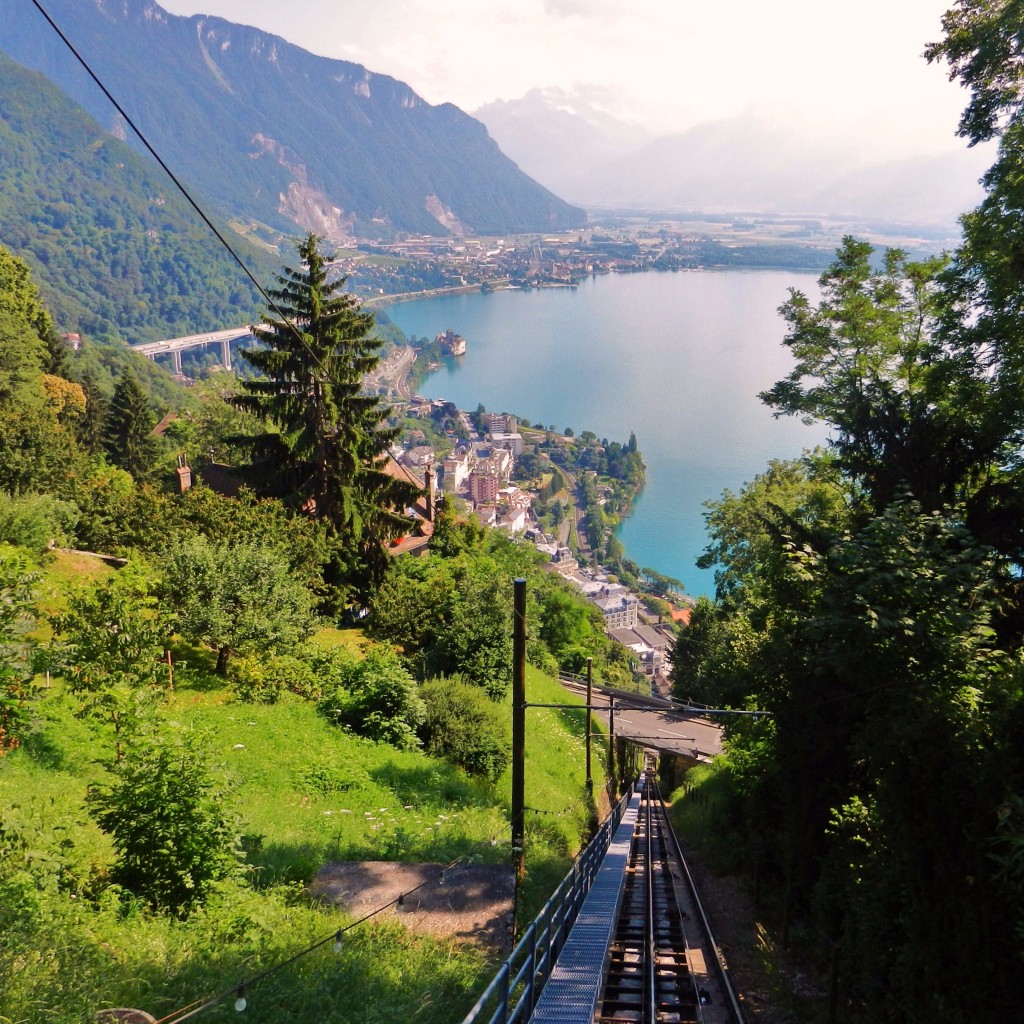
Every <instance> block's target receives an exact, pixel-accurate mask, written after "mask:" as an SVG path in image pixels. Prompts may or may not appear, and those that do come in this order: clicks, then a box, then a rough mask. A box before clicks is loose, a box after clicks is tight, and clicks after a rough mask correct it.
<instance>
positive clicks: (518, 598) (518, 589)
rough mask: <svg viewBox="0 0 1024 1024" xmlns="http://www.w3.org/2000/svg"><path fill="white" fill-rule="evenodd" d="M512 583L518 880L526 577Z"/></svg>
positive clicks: (519, 875)
mask: <svg viewBox="0 0 1024 1024" xmlns="http://www.w3.org/2000/svg"><path fill="white" fill-rule="evenodd" d="M512 586H513V591H514V601H513V620H514V621H513V629H512V858H513V864H514V865H515V870H516V880H517V882H518V881H522V879H523V876H524V874H525V868H526V861H525V857H524V853H523V850H524V840H525V818H526V813H525V812H526V580H525V579H523V578H522V577H521V576H519V577H516V579H514V580H513V581H512Z"/></svg>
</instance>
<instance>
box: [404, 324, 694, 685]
mask: <svg viewBox="0 0 1024 1024" xmlns="http://www.w3.org/2000/svg"><path fill="white" fill-rule="evenodd" d="M436 341H437V343H438V344H441V345H443V346H445V348H446V350H447V351H450V352H458V353H459V354H462V353H464V352H465V347H466V346H465V340H464V339H462V338H461V337H460V336H458V335H454V334H453V332H451V331H447V332H442V333H441V334H439V335H438V338H437V339H436ZM392 365H393V366H394V368H395V376H394V377H392V378H391V379H390V380H389V381H388V384H389V385H390V387H391V388H392V389H393V391H394V392H395V393H396V394H399V396H400V395H401V390H402V389H401V387H400V383H401V381H402V380H404V379H406V377H407V375H408V373H409V371H410V368H411V365H412V361H408V360H404V359H399V360H396V361H395V362H394V363H393V364H392ZM394 414H395V416H396V417H397V418H398V420H399V421H400V422H401V423H402V424H403V425H404V427H405V429H404V430H403V437H402V441H403V443H402V444H401V445H396V447H395V448H393V449H392V451H391V456H392V460H393V461H392V463H391V465H392V472H394V473H396V474H401V475H403V476H405V478H406V479H408V480H409V481H410V482H411V483H413V484H415V485H416V486H419V487H421V488H424V490H425V496H424V499H423V500H422V501H421V502H420V503H419V504H418V506H417V508H415V509H414V510H413V512H414V515H415V516H416V520H417V522H416V525H415V527H414V529H413V530H412V531H410V533H409V534H408V535H407V536H406V537H404V538H402V539H401V540H400V541H397V542H396V543H395V544H393V546H392V553H393V554H396V555H397V554H404V553H408V554H412V555H416V554H422V553H424V552H426V550H427V549H428V546H429V544H430V540H431V537H432V534H433V525H434V516H435V511H436V509H437V508H438V507H439V506H440V505H441V503H442V502H446V503H447V504H449V507H453V508H455V509H456V510H458V511H460V512H461V513H462V514H464V515H466V516H472V517H473V518H474V519H475V521H476V522H477V523H479V524H480V526H482V527H485V528H490V529H499V530H504V531H506V532H508V533H509V534H511V535H512V536H514V537H517V538H521V539H522V540H523V542H526V543H531V544H533V545H534V546H535V547H536V548H537V550H538V551H540V552H541V553H542V554H544V555H545V556H546V557H547V559H548V561H547V562H546V563H545V564H546V567H547V568H548V569H549V571H551V572H555V573H558V574H559V575H560V576H561V577H562V578H563V579H564V580H566V582H568V583H570V584H571V585H572V586H574V587H576V589H578V590H579V591H580V593H582V594H583V595H584V596H585V597H586V598H587V599H588V600H589V601H590V603H591V604H592V605H593V606H594V607H595V608H597V609H598V611H599V612H600V613H601V617H602V620H603V623H604V629H605V632H606V633H607V634H608V636H610V637H611V638H612V639H614V640H615V641H617V642H618V643H620V644H621V645H623V646H624V647H625V648H627V649H628V650H629V651H630V652H631V657H630V661H631V663H632V665H633V668H634V670H635V672H636V673H637V674H638V675H639V676H642V677H643V678H644V679H645V680H646V682H647V683H649V685H650V687H651V691H652V692H653V693H660V694H664V695H667V694H668V692H669V689H670V684H669V679H668V674H669V669H670V667H671V666H670V661H669V659H670V656H671V651H672V647H673V645H674V643H675V638H676V630H677V628H678V627H679V626H680V625H685V624H686V623H687V622H688V620H689V615H690V610H691V607H692V599H691V598H688V597H686V596H685V595H683V594H682V593H681V587H679V589H678V590H671V588H672V584H675V583H677V581H672V580H669V579H668V578H666V577H661V578H660V579H657V580H651V584H652V585H651V586H649V587H647V588H641V587H639V586H631V585H630V582H631V581H633V580H635V581H636V582H637V583H639V582H640V581H639V579H638V578H637V577H638V576H639V570H638V567H635V566H632V565H631V563H629V562H628V560H627V559H625V557H624V552H623V551H622V546H621V543H620V542H619V541H618V539H617V538H615V536H614V527H615V525H616V524H617V523H618V521H619V519H620V517H621V516H622V515H624V514H625V513H627V512H628V509H629V505H630V502H631V501H632V500H633V498H635V496H636V495H637V494H638V493H639V491H640V490H641V489H642V487H643V472H642V467H643V463H642V460H641V457H640V453H639V452H638V451H637V450H636V442H635V438H631V439H630V441H629V442H627V443H626V444H625V445H622V444H620V443H618V442H608V441H607V439H598V438H597V437H596V436H595V435H593V434H592V433H590V432H587V431H584V432H583V433H581V435H580V436H579V437H578V438H577V437H576V436H575V434H573V433H572V432H569V433H559V432H557V431H553V430H545V429H543V428H539V427H534V426H532V425H530V424H529V423H528V422H525V421H521V420H519V419H518V418H517V417H516V416H514V415H511V414H509V413H504V412H503V413H493V412H487V411H485V410H483V408H482V407H480V408H479V409H478V410H476V411H475V412H468V411H466V410H460V409H458V408H456V407H455V405H454V404H453V403H451V402H447V401H444V400H441V399H427V398H423V397H422V396H419V395H415V396H412V397H410V398H407V399H406V398H402V397H399V398H398V400H397V402H396V404H395V406H394ZM609 456H610V458H609ZM624 466H625V468H624ZM637 467H639V472H638V471H637ZM602 556H604V557H603V558H602ZM626 567H629V568H631V569H632V570H633V572H630V571H629V568H626ZM643 572H645V573H651V571H650V570H643ZM652 575H654V576H657V574H652ZM659 584H660V586H659ZM659 590H660V591H661V592H660V593H658V592H657V591H659ZM666 590H670V592H669V593H666V592H665V591H666Z"/></svg>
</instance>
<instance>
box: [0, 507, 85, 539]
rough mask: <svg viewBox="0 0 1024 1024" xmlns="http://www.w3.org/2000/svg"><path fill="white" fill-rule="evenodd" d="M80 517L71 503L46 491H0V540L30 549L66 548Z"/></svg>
mask: <svg viewBox="0 0 1024 1024" xmlns="http://www.w3.org/2000/svg"><path fill="white" fill-rule="evenodd" d="M80 516H81V513H80V512H79V510H78V506H77V505H76V504H75V503H74V502H72V501H62V500H61V499H60V498H55V497H53V495H50V494H22V495H18V496H17V497H12V496H11V495H9V494H0V541H6V542H7V543H8V544H13V545H15V546H17V547H22V548H27V549H28V550H29V551H34V552H40V551H45V550H46V549H47V548H50V547H67V546H68V544H70V543H71V538H72V537H74V535H75V527H76V526H77V525H78V520H79V518H80Z"/></svg>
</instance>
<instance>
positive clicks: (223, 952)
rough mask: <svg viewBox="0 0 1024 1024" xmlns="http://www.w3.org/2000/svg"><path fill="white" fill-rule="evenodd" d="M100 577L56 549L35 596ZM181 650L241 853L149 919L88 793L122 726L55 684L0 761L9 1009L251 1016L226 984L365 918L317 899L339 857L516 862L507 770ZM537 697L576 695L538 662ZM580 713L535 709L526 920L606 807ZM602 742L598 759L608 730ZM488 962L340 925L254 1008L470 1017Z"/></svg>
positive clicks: (182, 674)
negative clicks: (484, 773)
mask: <svg viewBox="0 0 1024 1024" xmlns="http://www.w3.org/2000/svg"><path fill="white" fill-rule="evenodd" d="M104 571H107V570H105V569H104V568H102V563H97V562H96V561H95V560H83V561H82V563H81V564H77V563H76V564H71V561H70V560H69V559H68V558H65V557H63V556H61V557H60V558H58V560H57V561H56V562H54V563H51V564H50V565H49V566H47V567H46V568H45V570H44V578H43V579H42V580H41V581H40V593H41V595H42V596H43V600H44V601H45V602H46V603H47V604H48V605H49V606H50V607H51V609H52V608H56V607H59V605H60V603H61V594H62V593H63V592H64V590H65V589H66V587H67V585H68V584H69V581H70V580H72V579H74V577H75V576H76V575H78V574H80V573H84V574H87V575H94V574H96V573H102V572H104ZM44 632H45V631H44ZM318 642H321V643H323V644H326V645H337V644H345V645H348V646H354V647H355V648H356V649H358V647H359V646H360V645H361V642H362V640H361V635H360V633H359V632H358V631H357V630H340V631H339V630H330V631H325V632H324V633H323V634H322V636H321V637H319V638H318ZM175 653H176V657H177V658H178V665H177V668H176V671H175V674H174V686H173V690H172V689H171V688H170V687H168V690H167V692H166V693H165V694H164V695H163V700H162V705H161V716H162V718H163V719H164V721H165V723H166V724H167V725H168V726H169V727H170V728H171V729H172V730H174V731H178V732H188V733H191V734H193V735H194V736H195V737H197V738H198V740H199V742H200V745H201V749H202V750H203V751H204V752H205V756H206V758H207V760H208V762H209V764H210V765H211V767H212V770H213V773H214V776H215V778H216V781H217V783H218V785H219V786H221V787H223V789H224V790H225V791H226V792H227V793H228V794H229V803H230V806H231V808H232V810H233V813H234V814H235V815H236V816H237V823H238V824H237V829H238V834H239V836H240V848H241V851H242V857H243V869H242V870H241V871H240V872H239V874H238V875H237V876H236V877H232V878H230V879H228V880H226V881H222V882H220V883H218V886H217V889H216V891H215V893H214V896H213V897H212V898H211V899H209V900H207V902H206V903H205V905H204V906H202V907H201V908H200V909H199V910H197V911H195V912H194V913H192V914H191V915H190V916H188V917H187V918H185V919H176V918H173V917H169V916H166V915H162V914H158V913H155V912H153V911H152V910H150V909H149V908H148V907H146V906H144V905H142V904H141V903H140V902H139V901H138V900H136V899H135V898H134V897H132V896H131V895H130V894H129V893H127V892H126V891H124V890H121V889H120V888H119V887H118V886H116V885H114V884H112V883H111V881H110V879H109V871H110V867H111V865H112V863H113V858H114V850H113V848H112V845H111V842H110V839H109V837H108V836H107V835H106V834H104V833H103V832H101V831H100V830H99V828H98V827H97V826H96V825H95V824H94V823H93V822H92V820H91V818H90V814H89V810H88V807H87V804H86V800H85V798H86V794H87V792H88V790H89V787H90V786H91V785H95V784H97V783H100V782H102V781H103V778H104V775H105V773H106V769H105V768H104V767H103V765H102V763H101V762H102V760H103V759H104V758H105V757H107V756H108V755H109V750H110V736H109V735H107V734H105V732H104V729H103V728H102V727H100V726H98V725H97V724H96V723H95V722H89V721H86V720H83V719H81V718H80V717H77V716H76V710H77V705H76V702H75V700H74V699H73V697H72V696H71V695H70V694H69V693H68V692H67V691H66V689H65V687H64V684H63V682H62V680H60V679H54V680H53V681H52V685H51V686H50V687H49V688H48V689H44V690H43V691H42V694H41V697H40V699H38V700H37V701H36V702H35V703H34V714H35V718H36V721H35V727H34V729H33V731H32V732H31V734H30V735H29V736H28V737H27V738H26V741H25V742H24V743H23V745H22V746H21V747H20V748H18V749H15V750H13V751H11V752H10V753H9V754H8V755H7V756H6V757H4V758H3V759H0V867H2V868H4V870H2V871H0V917H2V921H3V930H4V933H5V934H4V937H3V939H2V940H0V1022H2V1024H37V1022H62V1024H65V1022H66V1024H71V1022H79V1021H86V1020H90V1019H92V1017H93V1016H94V1014H95V1013H96V1011H97V1010H98V1009H100V1008H102V1007H114V1006H134V1007H138V1008H141V1009H145V1010H147V1011H148V1012H149V1013H151V1014H153V1015H154V1017H156V1018H157V1019H160V1018H162V1017H166V1016H169V1015H171V1014H172V1013H174V1012H175V1011H177V1010H179V1009H180V1008H181V1007H184V1006H186V1005H188V1004H191V1003H192V1002H193V1001H194V1000H201V999H203V998H206V997H209V996H211V995H214V994H217V993H221V992H226V993H228V995H229V996H230V997H229V998H225V999H224V1000H222V1001H221V1002H219V1003H218V1004H217V1005H214V1006H211V1007H209V1008H207V1009H205V1010H203V1011H202V1012H201V1013H200V1014H198V1015H197V1017H196V1018H193V1019H198V1020H206V1021H211V1022H213V1021H217V1020H227V1019H230V1020H237V1019H239V1018H238V1015H237V1013H236V1012H235V1009H234V998H235V996H234V993H233V992H231V991H230V990H232V989H233V988H234V986H235V985H236V984H237V983H238V981H239V980H240V979H242V978H249V977H252V976H254V975H256V974H258V973H259V972H261V971H264V970H267V969H268V968H272V967H274V966H275V965H277V964H280V963H281V962H283V961H285V960H287V959H288V958H289V957H291V956H292V955H293V954H294V953H296V952H297V951H298V950H301V949H303V948H305V947H307V946H309V945H311V944H313V943H315V942H317V941H318V940H320V939H324V938H330V937H331V936H332V933H333V932H335V931H336V930H337V929H339V928H346V927H347V926H348V925H349V924H350V923H351V919H350V918H349V917H347V916H346V915H345V914H344V913H342V912H341V911H339V910H338V909H337V908H334V907H327V906H323V905H318V904H316V903H315V902H313V901H312V900H311V899H310V897H309V896H308V893H307V885H308V883H309V882H310V881H311V880H312V879H313V878H314V877H315V875H316V874H317V872H318V870H319V869H320V868H321V866H322V865H324V864H325V863H327V862H329V861H337V860H342V861H359V860H398V861H409V862H436V863H439V864H444V863H448V862H450V861H452V860H454V859H456V858H466V859H467V860H472V861H474V862H477V863H494V864H500V863H506V864H507V863H509V862H510V859H511V845H510V826H509V796H510V776H509V775H508V773H506V775H505V777H503V778H501V779H499V781H498V782H497V783H496V784H493V785H492V784H490V783H487V782H484V781H481V780H478V779H471V778H470V777H469V776H467V775H466V774H465V773H464V772H462V771H461V770H459V769H457V768H455V767H453V766H451V765H449V764H447V763H446V762H443V761H439V760H435V759H431V758H429V757H427V756H425V755H424V754H422V753H419V752H410V751H399V750H397V749H395V748H392V747H390V746H387V745H384V744H378V743H374V742H371V741H369V740H366V739H363V738H360V737H357V736H354V735H352V734H351V733H349V732H347V731H345V730H343V729H340V728H338V727H337V726H334V725H331V724H330V723H328V722H327V721H326V720H325V719H324V718H323V717H322V716H321V715H318V714H317V712H316V710H315V707H314V705H313V704H312V703H310V702H308V701H305V700H303V699H302V698H300V697H298V696H296V695H295V694H292V693H286V694H285V695H284V696H283V698H282V699H281V700H280V701H279V702H278V703H277V704H273V705H262V704H246V703H242V702H241V701H239V700H238V699H237V698H236V696H235V694H234V692H233V691H232V690H231V689H230V687H229V686H228V685H227V684H226V683H225V682H224V680H222V679H219V678H217V677H216V676H214V675H213V674H212V672H211V671H210V668H211V664H212V662H211V659H210V657H209V656H208V654H207V653H206V652H203V651H199V650H194V649H190V648H182V647H179V648H177V649H176V651H175ZM528 699H529V700H530V701H532V702H537V703H557V702H562V701H564V702H567V703H569V702H574V700H575V698H572V697H569V696H566V695H565V693H564V691H563V690H561V688H560V687H559V686H558V684H557V682H555V681H554V680H552V679H550V678H548V677H546V676H544V675H543V674H541V673H539V672H537V671H535V670H533V669H530V671H529V676H528ZM509 711H510V714H511V708H510V709H509ZM584 723H585V716H584V714H583V712H582V711H580V712H574V711H562V710H559V709H550V708H533V709H530V710H529V711H528V712H527V768H526V772H527V776H526V803H527V807H528V811H527V829H526V831H527V850H526V862H527V876H528V877H527V880H526V882H525V885H524V887H523V890H522V892H521V897H520V901H519V909H520V921H521V926H522V923H525V922H526V921H528V920H529V919H530V917H531V916H532V914H533V913H535V912H536V910H538V909H539V908H540V906H541V905H542V904H543V902H544V900H545V899H546V898H547V896H548V894H549V893H550V890H551V889H552V888H553V887H554V885H555V884H557V882H558V881H559V880H560V879H561V877H562V875H563V874H564V873H565V871H566V870H568V867H569V865H570V861H571V856H572V855H573V854H574V853H575V852H576V851H577V850H578V849H579V847H580V845H581V844H582V843H583V842H584V841H585V837H586V833H587V829H588V828H589V826H590V824H591V822H592V821H593V819H594V817H595V808H594V807H593V804H592V801H591V799H590V796H589V794H588V793H587V791H586V789H585V786H584V778H585V764H584V739H583V730H584ZM594 757H595V770H596V769H597V765H598V763H599V758H602V757H603V753H602V751H601V750H600V747H599V744H595V750H594ZM494 968H495V964H494V962H493V959H489V956H488V954H487V953H486V952H485V951H483V950H482V949H480V948H478V947H476V946H474V945H472V944H470V943H466V942H465V941H462V942H457V941H454V940H449V939H437V938H428V937H425V936H423V935H416V934H413V933H411V932H409V931H407V930H406V929H405V928H404V927H403V926H402V924H401V923H400V921H396V919H395V918H394V916H393V915H391V914H384V915H380V916H379V917H375V918H373V919H371V920H369V921H366V922H365V923H362V924H359V925H357V926H356V927H353V928H351V929H350V930H348V931H346V932H345V935H344V944H343V947H342V949H341V951H340V952H339V953H335V952H334V951H333V942H332V941H328V942H326V943H325V944H324V945H323V946H321V947H320V948H318V949H317V950H316V951H314V952H313V953H311V954H309V955H307V956H302V957H300V958H298V959H297V960H296V961H295V962H294V963H292V964H290V965H288V966H286V967H284V968H283V969H280V970H276V971H274V972H273V973H272V974H271V975H270V976H268V977H267V978H265V979H264V980H262V981H260V982H259V983H258V984H255V985H253V986H251V987H250V989H249V990H248V991H247V992H246V999H247V1002H248V1007H247V1010H246V1017H245V1019H248V1020H250V1021H253V1022H257V1021H267V1022H269V1021H275V1022H276V1021H280V1020H282V1019H291V1020H300V1019H302V1020H317V1021H320V1022H327V1024H330V1022H349V1021H352V1022H354V1021H360V1022H370V1021H381V1022H387V1021H403V1022H406V1021H408V1022H412V1021H416V1022H421V1021H422V1022H424V1024H433V1022H438V1024H440V1022H450V1021H457V1020H459V1019H461V1017H462V1016H463V1014H464V1013H465V1011H466V1010H467V1009H468V1008H469V1007H470V1006H471V1005H472V1003H473V1001H474V999H475V996H476V994H477V993H478V992H479V991H480V990H481V989H482V987H483V986H484V985H486V983H487V982H488V981H489V979H490V977H491V976H492V974H493V971H494Z"/></svg>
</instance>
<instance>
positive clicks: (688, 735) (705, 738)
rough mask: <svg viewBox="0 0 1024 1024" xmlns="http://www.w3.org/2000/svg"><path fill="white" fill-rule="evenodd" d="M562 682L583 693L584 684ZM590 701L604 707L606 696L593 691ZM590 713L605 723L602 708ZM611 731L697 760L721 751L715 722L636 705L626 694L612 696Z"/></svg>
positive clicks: (718, 727) (719, 729) (706, 758)
mask: <svg viewBox="0 0 1024 1024" xmlns="http://www.w3.org/2000/svg"><path fill="white" fill-rule="evenodd" d="M563 685H564V686H566V688H567V689H570V690H571V691H572V692H573V693H575V694H582V695H585V694H586V687H583V686H578V685H576V684H566V683H563ZM593 702H594V704H595V705H596V706H598V707H604V706H607V704H608V697H607V696H605V695H604V694H602V693H598V692H596V691H595V692H594V695H593ZM594 713H595V715H598V716H599V717H600V719H601V721H602V722H603V723H604V724H605V725H606V726H607V725H608V717H609V716H608V714H607V713H606V712H603V711H595V712H594ZM615 735H616V736H624V737H626V738H627V739H630V740H634V741H635V742H637V743H642V744H643V745H644V746H646V747H652V748H653V749H656V750H663V751H667V752H669V753H673V754H680V755H682V756H685V757H693V758H696V759H697V760H698V761H710V760H711V758H712V757H714V756H715V755H716V754H720V753H721V752H722V730H721V728H720V726H719V725H718V724H717V723H715V722H713V721H711V720H710V719H708V718H704V717H701V716H700V715H696V714H684V713H682V712H679V711H668V710H666V711H659V710H656V709H654V708H647V707H640V706H638V705H636V704H633V703H631V702H630V700H629V698H628V697H616V698H615Z"/></svg>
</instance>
